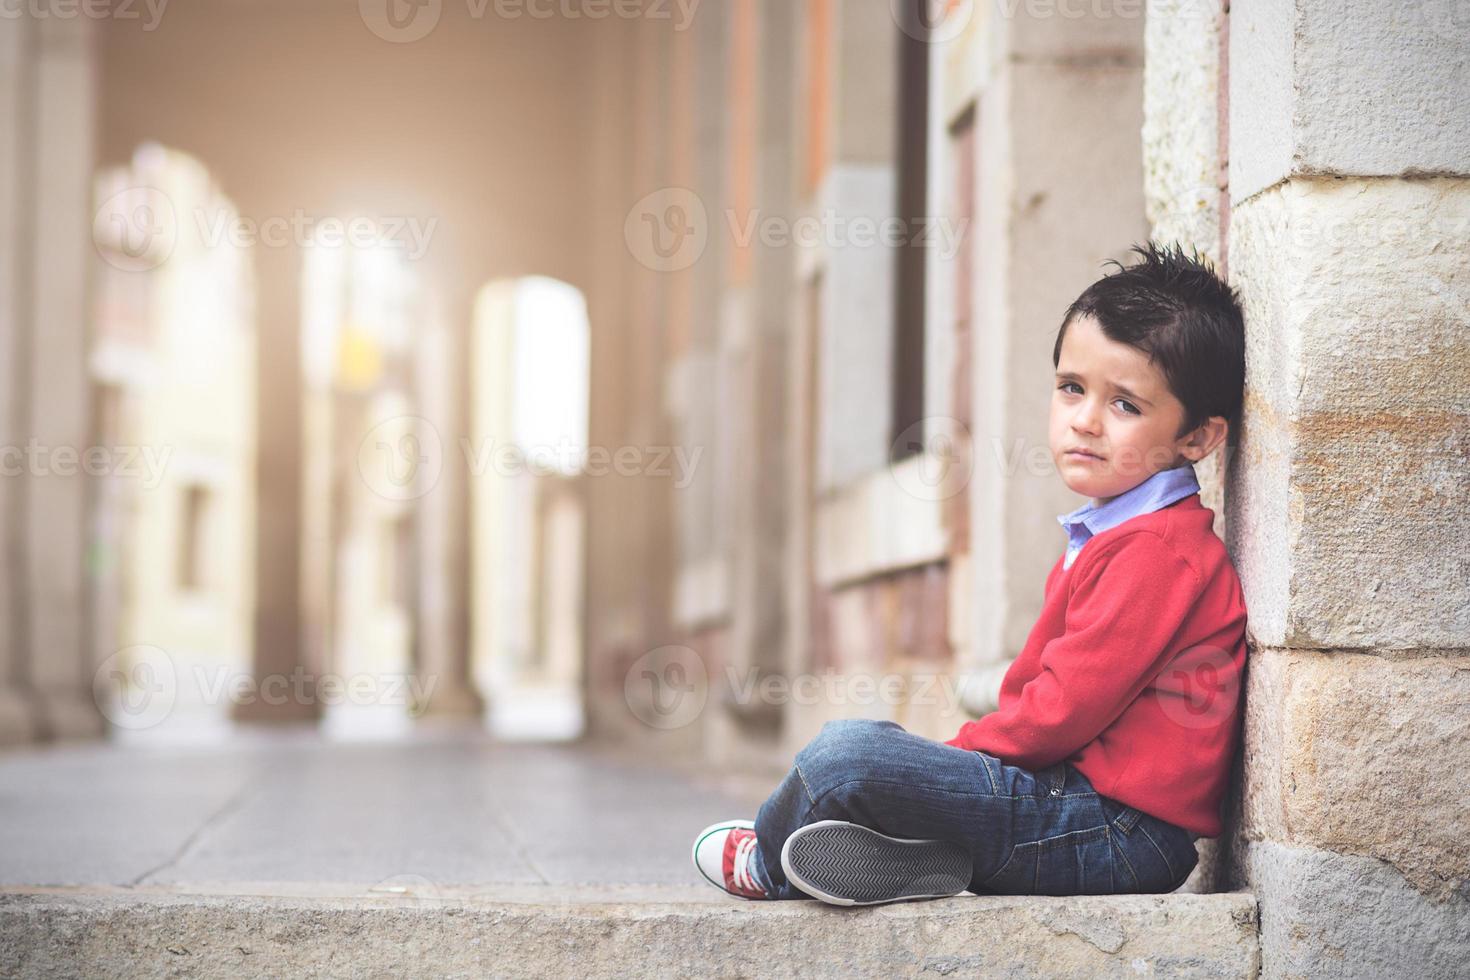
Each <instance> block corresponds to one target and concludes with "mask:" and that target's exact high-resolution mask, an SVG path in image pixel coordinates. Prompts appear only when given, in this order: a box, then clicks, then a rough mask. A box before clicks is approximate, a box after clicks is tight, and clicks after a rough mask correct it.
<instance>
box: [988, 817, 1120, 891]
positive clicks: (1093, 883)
mask: <svg viewBox="0 0 1470 980" xmlns="http://www.w3.org/2000/svg"><path fill="white" fill-rule="evenodd" d="M1110 838H1111V835H1110V834H1109V832H1108V828H1107V827H1101V826H1100V827H1089V828H1088V829H1086V830H1074V831H1072V832H1071V833H1066V834H1058V835H1057V836H1055V837H1047V838H1045V839H1043V840H1038V841H1031V842H1029V843H1025V844H1017V845H1015V846H1014V847H1012V848H1011V853H1010V855H1009V856H1008V857H1007V858H1006V861H1005V863H1004V864H1002V865H1001V866H1000V868H999V869H998V870H997V871H996V872H995V873H994V874H992V875H991V876H990V877H989V878H986V879H985V880H984V881H983V882H981V885H982V887H983V888H984V889H985V890H986V891H987V892H992V893H994V894H997V895H1111V894H1113V893H1114V892H1115V891H1116V890H1117V888H1116V880H1115V876H1114V866H1113V851H1112V844H1111V840H1110Z"/></svg>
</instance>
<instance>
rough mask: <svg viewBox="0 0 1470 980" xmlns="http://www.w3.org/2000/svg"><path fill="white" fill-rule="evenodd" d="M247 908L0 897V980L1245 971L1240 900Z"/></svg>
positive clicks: (240, 902) (540, 892)
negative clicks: (60, 979) (0, 978)
mask: <svg viewBox="0 0 1470 980" xmlns="http://www.w3.org/2000/svg"><path fill="white" fill-rule="evenodd" d="M262 887H274V886H262ZM248 891H249V888H248V887H246V886H237V887H234V888H232V889H230V890H228V891H213V892H209V891H204V890H196V891H192V892H190V891H188V890H185V889H178V888H176V889H171V890H141V889H84V890H65V889H9V890H4V891H0V975H4V976H7V977H21V978H31V977H37V978H39V977H52V976H88V977H131V976H143V975H149V976H161V975H183V974H187V975H188V976H191V977H206V978H209V977H220V978H225V977H229V978H235V977H255V976H259V977H275V976H300V975H307V974H309V975H312V976H328V977H336V976H344V977H345V976H353V977H368V976H373V977H376V976H382V977H394V976H404V975H416V976H429V975H433V976H486V975H495V976H500V977H537V976H561V975H569V976H632V975H636V976H669V977H674V976H681V977H682V976H691V975H699V976H755V975H775V974H783V975H791V976H809V977H828V976H831V977H868V976H872V977H892V976H914V975H918V974H927V973H934V974H939V975H941V976H944V975H951V974H956V975H963V976H976V977H1006V978H1022V977H1077V978H1083V977H1088V978H1091V977H1113V976H1118V977H1121V976H1128V977H1136V976H1143V975H1149V976H1167V977H1200V978H1211V980H1214V978H1221V977H1255V976H1256V975H1257V973H1258V970H1259V959H1260V957H1259V949H1258V945H1257V939H1256V934H1257V912H1256V902H1255V899H1254V897H1252V896H1251V895H1249V894H1245V893H1229V894H1217V895H1180V894H1175V895H1122V896H1103V897H1086V898H1029V897H998V896H985V897H974V896H968V895H966V896H961V897H959V898H954V899H946V900H943V901H932V902H912V903H902V904H898V905H889V906H880V907H877V908H872V909H858V910H848V909H838V908H833V907H830V906H826V905H821V904H818V903H816V902H776V903H772V904H757V903H746V902H742V901H739V900H736V899H728V898H725V897H724V896H722V895H720V894H719V893H718V892H716V891H714V890H713V889H710V888H707V887H704V886H698V887H688V886H618V887H607V886H604V887H599V888H593V889H567V888H545V887H540V886H526V887H519V888H495V889H487V890H469V889H457V890H452V891H451V890H433V889H429V891H428V893H425V892H422V891H418V890H416V889H415V888H414V887H413V885H412V883H409V885H407V886H406V887H405V888H404V891H403V892H402V893H401V894H391V895H373V894H367V893H364V892H362V891H361V890H358V891H356V893H353V889H351V888H350V887H348V888H343V889H335V890H334V889H331V888H327V887H311V888H301V887H298V888H297V889H296V892H297V893H296V894H293V895H286V896H281V895H277V896H261V895H251V894H248ZM752 954H760V955H762V956H763V957H774V958H763V959H753V958H752Z"/></svg>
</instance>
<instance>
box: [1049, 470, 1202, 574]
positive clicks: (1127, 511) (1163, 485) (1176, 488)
mask: <svg viewBox="0 0 1470 980" xmlns="http://www.w3.org/2000/svg"><path fill="white" fill-rule="evenodd" d="M1192 493H1199V481H1198V480H1196V479H1195V476H1194V466H1193V464H1191V463H1184V464H1183V465H1180V466H1176V467H1174V468H1173V469H1169V470H1159V472H1157V473H1155V474H1154V475H1153V476H1151V477H1149V478H1148V479H1147V480H1144V481H1143V482H1142V483H1140V484H1139V485H1138V486H1136V487H1134V488H1133V489H1131V490H1128V491H1125V492H1124V493H1120V494H1118V496H1116V497H1114V498H1113V499H1112V500H1109V501H1108V502H1107V503H1105V504H1103V505H1102V506H1101V507H1098V506H1096V505H1094V504H1093V502H1092V501H1090V500H1089V501H1088V502H1087V503H1085V504H1083V505H1082V506H1081V507H1078V508H1077V509H1076V510H1074V511H1072V512H1071V513H1070V514H1060V515H1058V516H1057V521H1058V522H1060V523H1061V525H1062V527H1063V529H1065V530H1066V532H1067V554H1066V556H1065V557H1063V558H1062V567H1063V568H1071V567H1072V561H1073V559H1075V558H1076V557H1077V552H1079V551H1081V550H1082V546H1083V545H1084V544H1086V543H1087V542H1088V541H1089V540H1090V539H1091V538H1092V536H1093V535H1094V534H1101V533H1102V532H1104V531H1106V530H1107V529H1108V528H1111V527H1117V526H1118V525H1119V524H1122V523H1123V522H1124V521H1126V520H1128V519H1129V518H1130V517H1137V516H1138V515H1139V514H1148V513H1151V512H1152V511H1156V510H1158V509H1159V508H1160V507H1167V506H1169V505H1170V504H1172V503H1174V502H1175V501H1176V500H1183V499H1184V498H1185V497H1188V496H1189V495H1190V494H1192Z"/></svg>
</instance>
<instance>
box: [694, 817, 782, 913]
mask: <svg viewBox="0 0 1470 980" xmlns="http://www.w3.org/2000/svg"><path fill="white" fill-rule="evenodd" d="M755 849H756V842H755V822H754V821H751V820H721V821H720V822H719V823H715V824H710V825H709V826H708V827H706V828H704V829H703V830H701V831H700V832H699V834H698V835H697V836H696V837H695V838H694V853H693V857H694V867H695V868H697V869H698V870H699V873H700V874H701V875H703V876H704V880H705V881H707V882H709V883H710V884H711V885H714V886H715V887H716V888H718V889H719V890H720V891H722V892H725V893H726V894H728V895H734V896H736V897H737V898H751V899H761V898H768V897H769V896H768V895H767V894H766V890H765V889H764V888H762V887H761V885H760V883H759V882H758V881H756V878H755V873H754V872H755V866H754V864H753V860H754V857H755Z"/></svg>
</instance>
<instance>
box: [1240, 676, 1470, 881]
mask: <svg viewBox="0 0 1470 980" xmlns="http://www.w3.org/2000/svg"><path fill="white" fill-rule="evenodd" d="M1466 767H1470V662H1467V661H1466V659H1465V658H1463V657H1444V656H1407V655H1406V656H1402V657H1387V656H1370V655H1365V654H1355V653H1318V652H1281V651H1274V650H1265V651H1253V652H1252V654H1251V659H1250V661H1249V668H1248V670H1247V691H1246V715H1245V777H1244V803H1243V820H1242V827H1241V830H1242V833H1243V835H1244V837H1245V838H1246V839H1247V840H1251V841H1260V840H1263V839H1264V840H1271V841H1276V842H1280V843H1285V844H1292V845H1301V846H1310V847H1316V848H1322V849H1326V850H1330V851H1335V852H1338V853H1341V854H1345V855H1346V854H1354V855H1359V856H1361V857H1364V858H1371V859H1374V860H1375V861H1381V862H1384V863H1386V864H1388V865H1390V866H1391V867H1392V868H1393V869H1395V871H1396V872H1397V873H1398V874H1399V875H1401V876H1402V877H1403V878H1404V879H1405V880H1406V881H1407V883H1408V885H1410V886H1412V887H1414V888H1417V889H1419V890H1420V891H1423V892H1424V893H1426V895H1428V896H1430V897H1431V898H1433V899H1435V900H1438V901H1445V900H1448V899H1449V898H1451V897H1453V896H1454V895H1456V894H1459V895H1460V897H1461V898H1462V899H1463V898H1465V897H1470V849H1467V848H1466V847H1465V838H1466V835H1467V834H1470V820H1467V819H1466V809H1465V796H1464V789H1463V787H1462V786H1460V785H1459V783H1458V782H1457V781H1456V779H1455V778H1453V774H1454V773H1457V772H1460V771H1462V770H1464V769H1465V768H1466Z"/></svg>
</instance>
